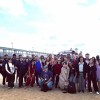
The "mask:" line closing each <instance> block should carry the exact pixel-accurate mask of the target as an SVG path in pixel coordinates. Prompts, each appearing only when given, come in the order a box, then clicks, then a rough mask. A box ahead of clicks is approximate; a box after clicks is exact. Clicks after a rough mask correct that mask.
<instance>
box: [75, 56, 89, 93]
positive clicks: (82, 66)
mask: <svg viewBox="0 0 100 100" xmlns="http://www.w3.org/2000/svg"><path fill="white" fill-rule="evenodd" d="M86 71H87V70H86V63H85V61H84V58H83V57H82V56H81V57H79V61H78V64H77V66H76V72H77V78H78V83H79V90H78V91H79V92H83V93H84V89H85V79H86Z"/></svg>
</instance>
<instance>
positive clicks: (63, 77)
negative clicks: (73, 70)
mask: <svg viewBox="0 0 100 100" xmlns="http://www.w3.org/2000/svg"><path fill="white" fill-rule="evenodd" d="M69 72H70V68H69V66H68V62H63V67H62V68H61V73H60V76H59V87H60V89H62V90H65V89H66V88H67V87H68V84H69V81H68V78H69Z"/></svg>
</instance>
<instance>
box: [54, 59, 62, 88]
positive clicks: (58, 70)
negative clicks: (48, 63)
mask: <svg viewBox="0 0 100 100" xmlns="http://www.w3.org/2000/svg"><path fill="white" fill-rule="evenodd" d="M61 68H62V64H61V59H58V61H57V64H55V65H54V73H55V78H56V82H55V88H57V86H58V82H59V75H60V73H61Z"/></svg>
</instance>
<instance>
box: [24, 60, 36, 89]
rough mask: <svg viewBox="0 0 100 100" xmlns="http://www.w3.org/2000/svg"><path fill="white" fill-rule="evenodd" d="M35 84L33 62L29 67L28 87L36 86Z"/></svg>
mask: <svg viewBox="0 0 100 100" xmlns="http://www.w3.org/2000/svg"><path fill="white" fill-rule="evenodd" d="M34 83H35V62H34V61H32V62H31V64H30V65H29V66H28V77H27V81H26V86H29V85H31V87H33V86H34Z"/></svg>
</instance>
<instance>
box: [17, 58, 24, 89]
mask: <svg viewBox="0 0 100 100" xmlns="http://www.w3.org/2000/svg"><path fill="white" fill-rule="evenodd" d="M17 66H18V77H19V88H21V87H22V86H23V78H24V75H25V70H26V67H25V62H24V61H23V58H22V57H20V60H19V62H18V64H17Z"/></svg>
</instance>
